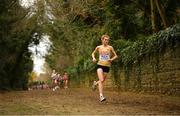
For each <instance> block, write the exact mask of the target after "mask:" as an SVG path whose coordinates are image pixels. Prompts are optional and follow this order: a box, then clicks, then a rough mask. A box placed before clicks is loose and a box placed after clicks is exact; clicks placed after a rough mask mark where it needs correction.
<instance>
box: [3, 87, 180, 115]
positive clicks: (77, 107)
mask: <svg viewBox="0 0 180 116" xmlns="http://www.w3.org/2000/svg"><path fill="white" fill-rule="evenodd" d="M105 95H106V97H107V101H106V102H103V103H101V102H99V101H98V91H95V92H93V91H91V89H88V88H86V89H84V88H83V89H80V88H73V89H72V88H70V89H67V90H64V89H60V90H57V91H55V92H53V91H52V90H33V91H18V92H17V91H16V92H6V93H0V115H3V114H29V115H30V114H41V115H60V114H64V115H71V114H78V115H80V114H84V115H85V114H91V115H102V114H106V115H112V114H116V115H118V114H121V115H123V114H133V115H134V114H158V115H162V114H166V115H167V114H168V115H175V114H176V115H180V98H179V97H169V96H159V95H147V94H146V95H145V94H137V93H130V92H122V93H117V92H115V91H110V90H106V91H105Z"/></svg>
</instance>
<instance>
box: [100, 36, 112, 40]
mask: <svg viewBox="0 0 180 116" xmlns="http://www.w3.org/2000/svg"><path fill="white" fill-rule="evenodd" d="M105 37H107V38H110V37H109V35H102V36H101V40H103V39H104V38H105Z"/></svg>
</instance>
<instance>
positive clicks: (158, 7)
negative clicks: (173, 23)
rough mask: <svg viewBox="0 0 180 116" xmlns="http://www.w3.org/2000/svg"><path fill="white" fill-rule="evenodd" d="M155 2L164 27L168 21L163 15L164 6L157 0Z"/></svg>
mask: <svg viewBox="0 0 180 116" xmlns="http://www.w3.org/2000/svg"><path fill="white" fill-rule="evenodd" d="M155 4H156V7H157V9H158V12H159V14H160V16H161V19H162V21H163V25H164V28H167V27H168V23H167V18H166V16H165V10H164V7H163V6H162V5H160V4H159V0H155Z"/></svg>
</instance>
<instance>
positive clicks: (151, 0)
mask: <svg viewBox="0 0 180 116" xmlns="http://www.w3.org/2000/svg"><path fill="white" fill-rule="evenodd" d="M150 2H151V23H152V30H153V32H154V33H155V32H157V26H156V23H155V22H156V15H155V4H154V0H150Z"/></svg>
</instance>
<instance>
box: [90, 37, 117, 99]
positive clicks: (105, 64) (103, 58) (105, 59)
mask: <svg viewBox="0 0 180 116" xmlns="http://www.w3.org/2000/svg"><path fill="white" fill-rule="evenodd" d="M109 38H110V37H109V36H108V35H102V37H101V42H102V45H99V46H97V47H96V48H95V50H94V51H93V52H92V59H93V62H94V63H96V62H97V60H96V57H95V55H96V53H97V52H98V53H99V61H98V62H97V76H98V78H99V80H98V81H94V83H93V86H92V89H93V90H95V89H96V85H98V88H99V96H100V101H101V102H102V101H105V100H106V98H105V97H104V96H103V83H104V81H105V79H106V76H107V73H108V72H109V69H110V66H111V62H112V61H113V60H114V59H116V58H117V54H116V52H115V51H114V48H113V47H112V46H110V45H109Z"/></svg>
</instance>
